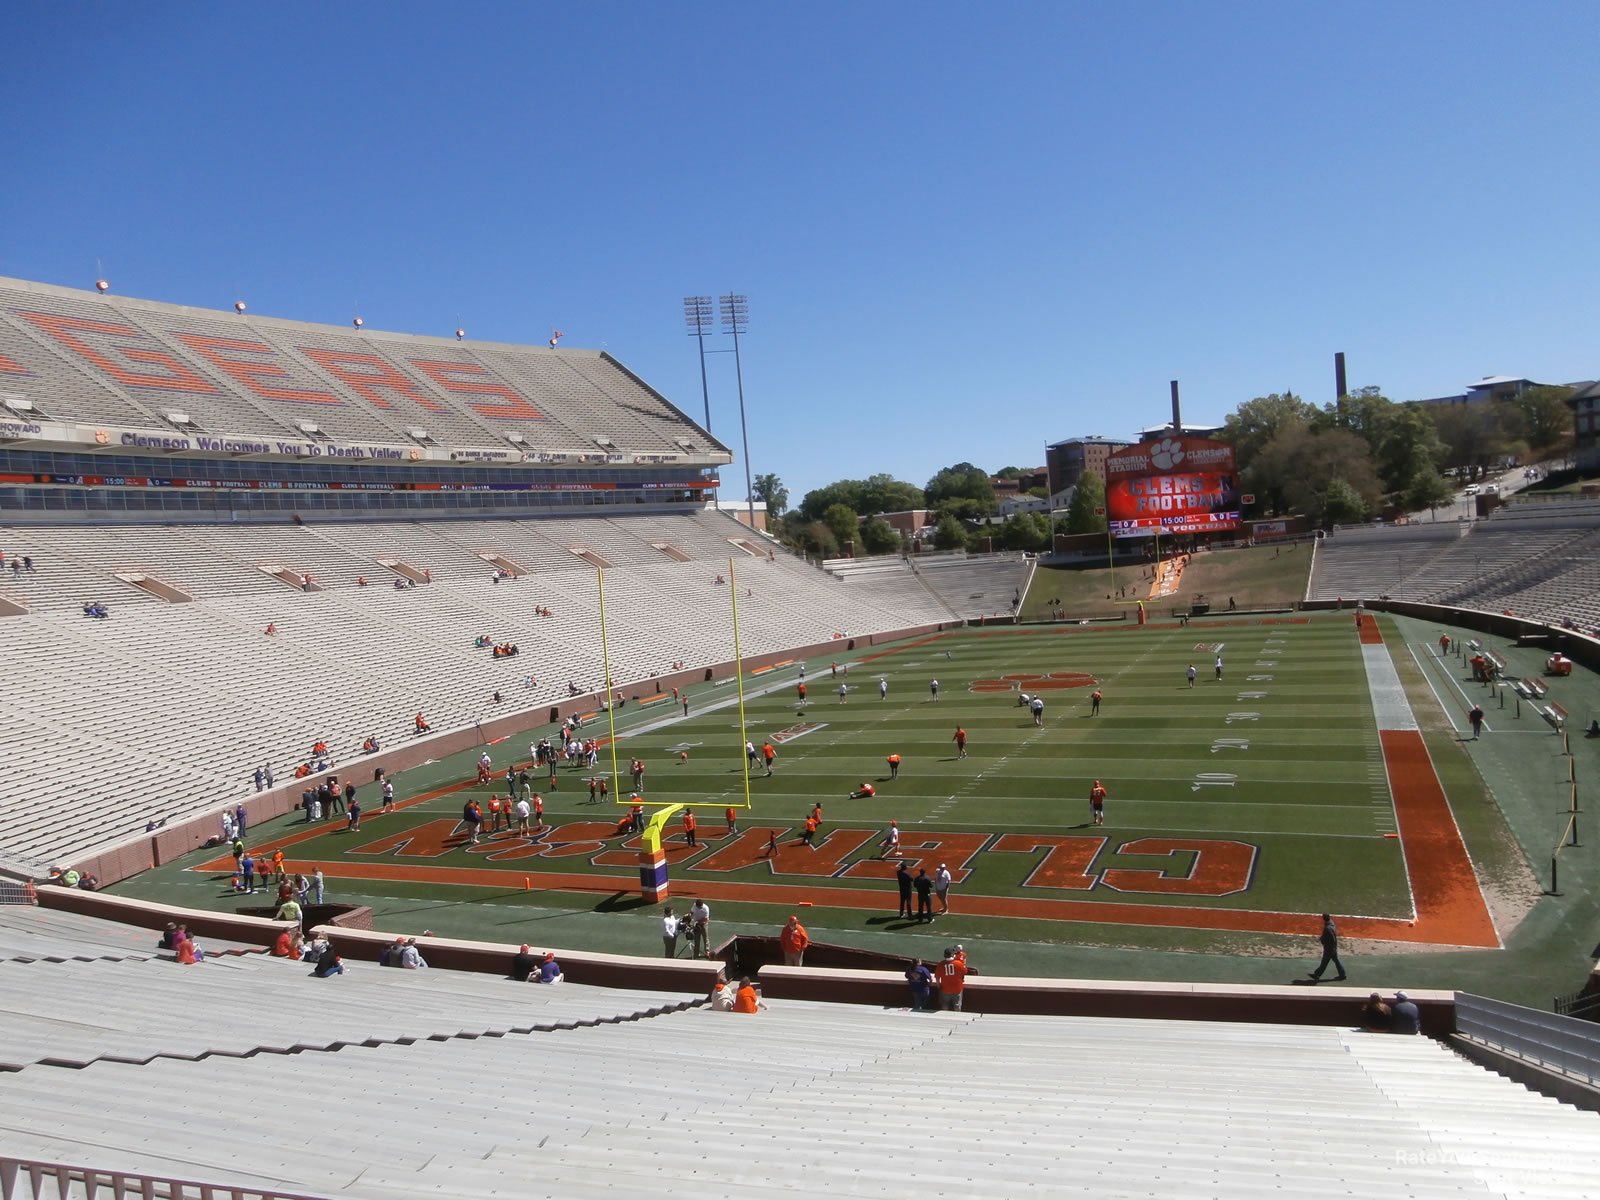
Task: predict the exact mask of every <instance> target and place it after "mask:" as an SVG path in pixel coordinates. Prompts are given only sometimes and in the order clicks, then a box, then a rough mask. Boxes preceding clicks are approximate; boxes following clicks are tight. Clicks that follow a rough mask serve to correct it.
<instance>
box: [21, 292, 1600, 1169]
mask: <svg viewBox="0 0 1600 1200" xmlns="http://www.w3.org/2000/svg"><path fill="white" fill-rule="evenodd" d="M0 404H3V406H4V407H3V410H0V515H3V516H0V519H3V524H0V551H3V553H4V558H3V560H0V655H3V661H4V662H5V664H6V696H7V723H6V738H5V741H6V754H5V755H4V756H3V759H0V821H3V823H4V825H3V836H0V891H3V893H4V898H5V899H6V900H7V901H8V903H7V904H6V905H5V906H4V907H0V980H3V981H4V988H3V992H4V996H5V998H6V999H5V1007H6V1010H7V1011H6V1022H5V1031H4V1033H3V1034H0V1045H3V1047H4V1067H5V1069H6V1070H7V1072H8V1073H9V1074H8V1076H7V1081H6V1096H7V1101H6V1104H5V1106H4V1115H3V1117H0V1128H3V1132H0V1196H3V1197H4V1198H5V1200H13V1198H14V1197H21V1196H29V1197H40V1196H51V1197H55V1196H74V1197H77V1196H88V1197H101V1196H144V1197H151V1196H160V1197H167V1196H191V1195H192V1196H217V1197H284V1198H290V1197H311V1196H331V1195H341V1196H345V1195H348V1196H359V1197H390V1196H394V1197H399V1196H422V1195H434V1196H445V1197H452V1196H463V1197H465V1196H474V1197H477V1196H490V1195H507V1196H532V1195H549V1196H588V1195H602V1194H605V1195H611V1194H616V1193H618V1192H619V1191H621V1190H630V1191H631V1190H635V1189H650V1190H652V1191H653V1192H655V1193H657V1194H661V1195H689V1194H695V1195H705V1194H708V1193H709V1194H714V1195H720V1194H732V1193H734V1192H738V1193H741V1194H752V1195H765V1194H775V1193H777V1192H783V1193H785V1194H789V1193H792V1192H799V1193H804V1194H816V1193H818V1192H820V1191H823V1190H826V1191H829V1192H831V1193H835V1194H839V1195H885V1194H898V1193H899V1190H900V1188H901V1187H902V1186H903V1181H904V1180H905V1179H906V1178H907V1177H908V1176H909V1175H910V1174H911V1173H913V1172H916V1171H922V1172H927V1171H930V1170H931V1171H936V1172H937V1173H938V1174H939V1176H940V1177H941V1179H942V1181H943V1182H942V1184H941V1187H940V1191H941V1193H942V1194H950V1195H968V1194H978V1193H980V1192H981V1193H983V1194H993V1193H994V1192H995V1191H996V1190H998V1191H1000V1192H1001V1193H1003V1194H1022V1193H1025V1192H1038V1193H1041V1194H1042V1193H1045V1192H1057V1191H1059V1192H1068V1191H1071V1192H1076V1193H1081V1194H1087V1195H1105V1196H1111V1195H1130V1194H1141V1195H1144V1194H1172V1195H1189V1194H1207V1195H1228V1196H1248V1195H1268V1194H1271V1195H1285V1194H1291V1195H1299V1196H1310V1195H1324V1194H1326V1195H1340V1196H1344V1195H1350V1194H1360V1193H1367V1192H1371V1191H1376V1190H1379V1189H1382V1190H1385V1191H1392V1192H1394V1193H1395V1194H1401V1195H1408V1196H1435V1195H1437V1196H1446V1195H1449V1196H1465V1195H1495V1196H1513V1195H1515V1196H1523V1195H1525V1196H1541V1197H1542V1196H1561V1195H1571V1196H1580V1195H1589V1194H1593V1185H1592V1176H1593V1165H1592V1161H1591V1155H1590V1154H1589V1153H1588V1151H1590V1150H1591V1149H1592V1148H1593V1146H1594V1145H1595V1133H1594V1127H1593V1122H1594V1116H1593V1111H1594V1110H1595V1108H1596V1105H1595V1103H1594V1099H1593V1097H1594V1092H1593V1090H1592V1089H1593V1085H1594V1082H1595V1079H1594V1071H1595V1063H1596V1062H1597V1061H1600V1055H1597V1053H1596V1052H1597V1049H1600V1038H1597V1037H1596V1035H1595V1034H1594V1033H1593V1032H1592V1030H1593V1028H1594V1026H1593V1025H1592V1024H1591V1023H1590V1022H1589V1021H1588V1020H1586V1019H1585V1014H1586V1013H1587V1012H1588V1011H1589V997H1591V996H1593V995H1594V994H1596V993H1597V992H1600V985H1596V984H1594V983H1592V982H1591V981H1590V977H1589V972H1590V970H1591V967H1592V964H1593V953H1594V951H1593V945H1592V942H1593V915H1594V912H1595V905H1596V900H1597V897H1600V889H1597V879H1596V872H1595V870H1594V866H1593V858H1592V855H1591V853H1590V852H1589V850H1588V849H1587V847H1586V844H1585V837H1586V836H1589V835H1590V830H1589V828H1588V825H1587V820H1588V818H1587V817H1586V815H1585V813H1584V806H1583V804H1582V800H1583V798H1584V797H1585V796H1586V795H1587V794H1588V792H1589V789H1590V786H1591V785H1590V782H1589V781H1590V780H1591V779H1592V778H1593V776H1594V772H1595V770H1596V767H1597V763H1596V755H1595V752H1594V748H1595V746H1596V745H1597V744H1600V743H1597V742H1596V741H1595V740H1594V739H1593V737H1592V734H1593V731H1594V730H1596V729H1597V728H1600V726H1597V725H1596V720H1597V718H1600V684H1597V680H1596V675H1595V670H1596V668H1597V667H1600V641H1597V640H1596V639H1595V637H1594V636H1593V633H1594V625H1595V622H1596V619H1597V618H1600V610H1596V609H1595V608H1594V603H1595V602H1594V596H1595V583H1596V580H1595V578H1594V572H1595V566H1594V564H1595V562H1596V561H1597V558H1596V554H1595V548H1596V545H1597V544H1600V501H1595V500H1592V499H1581V498H1576V497H1573V498H1562V499H1555V500H1546V501H1543V502H1540V501H1535V500H1533V499H1531V498H1529V499H1527V500H1522V501H1513V502H1511V503H1507V504H1505V505H1503V506H1499V507H1497V508H1495V509H1494V510H1493V511H1492V513H1489V514H1488V515H1484V516H1483V517H1481V518H1479V519H1474V520H1470V521H1437V522H1418V523H1410V522H1406V523H1400V524H1394V525H1389V526H1382V527H1351V528H1335V529H1333V530H1332V531H1330V532H1329V533H1328V534H1327V536H1311V535H1307V536H1293V535H1292V534H1291V533H1290V532H1289V531H1287V530H1282V531H1281V533H1280V532H1278V531H1274V530H1268V529H1265V528H1263V529H1259V530H1256V529H1252V528H1251V527H1250V525H1249V523H1248V522H1243V521H1240V520H1239V519H1238V513H1237V511H1235V510H1236V509H1237V506H1238V500H1237V496H1236V494H1235V493H1236V489H1233V484H1232V481H1231V478H1228V477H1227V473H1228V471H1229V470H1230V466H1229V464H1231V450H1228V448H1226V447H1222V446H1221V445H1220V444H1219V443H1202V442H1200V441H1194V442H1192V443H1191V442H1189V441H1182V442H1181V443H1180V441H1179V440H1172V441H1170V443H1167V444H1166V445H1168V446H1170V447H1171V449H1163V450H1162V451H1161V453H1162V454H1163V455H1165V458H1164V459H1163V460H1162V461H1160V462H1155V461H1154V456H1148V460H1147V458H1146V457H1145V456H1143V452H1142V451H1140V452H1139V453H1138V454H1131V455H1128V456H1127V457H1128V460H1129V461H1130V462H1131V461H1132V460H1133V459H1134V458H1138V460H1139V463H1140V464H1142V465H1140V466H1137V467H1134V466H1130V467H1128V468H1127V470H1126V471H1125V472H1124V473H1123V474H1122V475H1118V474H1116V472H1115V470H1114V472H1113V479H1114V480H1119V481H1120V483H1119V486H1120V487H1121V488H1122V491H1121V492H1120V493H1119V494H1120V495H1122V496H1123V497H1124V499H1125V502H1126V504H1127V505H1128V506H1129V508H1128V512H1129V514H1131V515H1129V516H1128V517H1127V520H1128V522H1130V525H1129V528H1128V529H1127V530H1126V531H1125V532H1130V533H1132V532H1137V531H1138V530H1137V526H1138V523H1139V522H1140V521H1141V520H1142V519H1143V518H1142V517H1141V516H1140V515H1139V513H1141V512H1144V511H1145V509H1144V508H1143V507H1140V506H1141V505H1143V504H1144V503H1145V501H1152V502H1159V503H1158V504H1157V505H1156V510H1157V511H1161V512H1168V511H1170V509H1169V507H1166V505H1167V501H1169V500H1173V499H1174V498H1176V499H1177V500H1178V501H1179V502H1180V505H1187V506H1188V507H1187V509H1186V511H1189V512H1191V513H1200V515H1199V516H1190V517H1185V518H1183V519H1182V520H1180V521H1178V523H1176V524H1175V523H1174V521H1173V519H1171V518H1163V517H1156V518H1153V521H1154V523H1155V524H1156V525H1158V526H1159V527H1161V528H1164V529H1166V530H1167V531H1169V532H1172V533H1186V534H1189V535H1191V537H1190V539H1189V540H1188V541H1187V542H1185V543H1183V544H1182V546H1181V549H1179V552H1177V553H1172V552H1169V553H1168V554H1167V555H1165V556H1163V555H1161V554H1159V553H1157V554H1156V555H1155V556H1154V558H1153V560H1152V561H1150V562H1148V563H1146V564H1144V565H1141V566H1139V567H1136V568H1129V567H1127V566H1124V567H1123V568H1122V571H1121V576H1120V580H1119V579H1118V578H1116V577H1114V576H1113V575H1112V573H1111V571H1109V570H1107V569H1104V568H1095V569H1084V570H1070V571H1069V570H1062V569H1060V568H1059V566H1057V565H1055V564H1053V563H1052V562H1051V561H1050V556H1045V557H1043V558H1041V557H1036V556H1033V555H1028V554H1021V553H994V554H967V553H951V554H938V553H931V552H930V553H927V554H919V555H900V554H893V555H888V556H884V557H880V558H852V559H849V560H838V561H832V560H830V561H817V560H808V559H806V558H804V557H801V556H798V555H796V554H795V553H794V552H792V551H791V550H790V549H789V548H787V547H786V546H784V545H783V544H782V543H780V542H779V541H778V540H777V539H775V538H772V537H769V536H768V535H767V534H765V533H763V532H761V531H760V530H758V529H754V528H752V527H751V525H750V524H749V523H748V522H746V521H742V520H740V519H738V516H737V515H736V514H735V511H734V510H727V509H720V508H718V507H716V505H715V504H714V503H713V501H714V498H715V494H716V492H717V490H718V488H719V485H720V484H721V482H722V480H721V472H722V471H723V470H724V469H725V468H727V467H728V466H729V465H730V463H732V462H733V459H734V456H733V454H732V453H730V450H729V448H728V447H727V446H725V445H724V444H722V443H721V442H719V441H718V440H717V439H715V438H713V437H712V436H711V434H710V433H709V432H708V431H707V430H705V429H703V428H701V427H700V426H699V425H698V424H697V423H696V422H695V420H694V419H693V418H692V417H690V416H688V415H686V413H685V412H684V411H683V410H682V409H681V408H679V407H678V406H676V405H675V404H674V403H673V402H672V401H671V400H670V399H669V398H668V397H666V396H664V395H662V394H660V393H659V392H658V391H656V390H655V389H654V388H652V387H651V386H650V384H649V383H648V382H647V381H645V380H643V379H641V378H640V377H639V376H637V375H636V374H634V373H633V372H632V371H630V370H629V369H628V367H627V366H626V365H625V364H623V363H622V362H620V361H618V360H617V359H616V358H614V357H612V356H611V355H610V354H609V353H607V352H604V351H593V350H585V349H574V348H567V347H560V348H557V347H556V346H555V345H553V344H552V345H546V346H526V345H507V344H489V343H478V342H475V341H472V340H470V339H467V338H466V337H464V336H461V337H457V338H435V337H424V336H415V335H402V334H392V333H386V332H381V331H378V330H373V329H367V328H364V327H359V326H352V327H350V328H340V327H333V326H328V325H320V324H315V323H306V322H298V321H292V320H282V319H276V318H265V317H259V316H256V315H253V314H251V313H248V312H246V311H244V310H243V306H240V307H239V309H238V310H237V311H235V312H225V311H204V310H198V309H193V308H185V307H179V306H175V305H171V304H166V303H158V302H153V301H141V300H137V299H129V298H125V297H121V296H118V295H116V294H113V293H111V292H110V291H109V290H108V289H101V290H100V291H78V290H74V289H67V288H61V287H56V286H50V285H44V284H37V283H31V282H27V281H23V280H18V279H4V280H0ZM1174 432H1175V434H1179V433H1181V429H1180V430H1175V431H1174ZM1208 447H1210V448H1209V449H1208ZM1179 451H1182V452H1181V453H1179ZM1207 455H1211V456H1213V457H1212V458H1209V459H1208V458H1207ZM1180 460H1186V461H1187V463H1188V464H1189V465H1188V467H1186V468H1184V469H1186V470H1187V469H1193V468H1196V467H1198V466H1199V465H1201V464H1207V463H1209V464H1210V465H1209V467H1208V468H1207V470H1208V471H1209V472H1210V473H1208V474H1206V475H1204V476H1194V477H1193V478H1194V479H1197V480H1204V482H1200V483H1194V484H1173V483H1172V479H1173V478H1174V475H1173V472H1174V471H1176V470H1177V469H1178V468H1177V467H1175V466H1173V463H1176V462H1179V461H1180ZM1225 460H1226V461H1225ZM1163 481H1165V482H1163ZM1230 489H1233V490H1231V491H1230ZM1163 498H1166V499H1163ZM1115 503H1117V501H1115V500H1114V501H1113V504H1114V505H1115ZM1113 517H1114V518H1115V517H1116V513H1113ZM1193 535H1198V536H1193ZM1135 576H1137V583H1136V585H1130V584H1131V581H1132V580H1134V578H1135ZM1119 593H1120V594H1119ZM1063 597H1065V599H1063ZM1205 597H1209V598H1210V599H1209V601H1205V602H1202V600H1203V598H1205ZM1219 597H1227V599H1226V600H1225V601H1224V600H1220V599H1218V598H1219ZM996 614H1000V615H999V616H997V615H996ZM179 927H181V928H182V930H183V931H184V932H185V933H186V934H187V937H186V938H184V937H178V938H176V939H174V931H175V930H176V929H177V928H179ZM302 932H303V934H304V936H305V939H306V941H307V942H308V943H310V944H314V945H315V947H316V950H315V951H314V953H315V954H316V955H317V957H315V958H311V959H302V958H301V953H302V951H301V950H300V942H299V935H300V934H301V933H302ZM1333 938H1336V939H1337V940H1336V943H1335V942H1333V941H1331V940H1330V939H1333ZM158 942H159V945H158ZM197 946H198V948H199V951H200V953H201V958H200V961H198V962H196V961H194V959H195V954H194V951H195V948H196V947H197ZM291 947H292V949H291ZM1325 949H1336V950H1337V954H1336V955H1325V954H1324V950H1325ZM919 965H924V966H926V967H927V968H928V969H929V972H930V973H929V974H922V973H921V972H920V971H919ZM424 966H425V967H427V968H428V969H427V970H420V969H413V970H411V971H410V972H406V971H404V970H385V969H384V968H386V967H400V968H407V967H410V968H421V967H424ZM1329 970H1332V971H1333V972H1334V973H1332V974H1328V973H1327V972H1328V971H1329ZM741 980H749V981H751V982H750V987H749V988H748V989H747V988H744V987H742V986H740V984H741ZM523 981H532V982H535V983H537V982H540V981H545V982H552V981H553V982H554V983H559V984H560V986H545V987H538V986H535V987H526V986H522V982H523ZM930 981H931V982H930ZM724 985H725V986H724ZM735 991H737V992H738V993H739V999H738V1000H737V1001H736V1002H735V1003H736V1004H737V1005H738V1006H739V1007H740V1008H741V1010H742V1009H743V1008H744V1007H745V1006H746V1005H747V1004H749V1005H756V1006H758V1007H757V1008H756V1009H755V1016H754V1017H752V1018H747V1017H746V1016H745V1015H744V1013H743V1012H742V1011H736V1012H733V1013H728V1012H724V1011H721V1010H722V1009H723V1008H724V1007H725V1004H724V997H727V998H730V999H731V998H732V996H733V994H734V993H735ZM1374 993H1376V994H1378V996H1379V997H1380V999H1381V1000H1382V1001H1383V1008H1382V1011H1381V1014H1375V1012H1374V1011H1373V1010H1371V1009H1369V1008H1366V1007H1364V1006H1366V1005H1367V1002H1368V998H1369V996H1371V995H1373V994H1374ZM1408 1021H1409V1022H1410V1023H1411V1028H1413V1029H1418V1030H1420V1032H1421V1033H1422V1034H1423V1035H1425V1036H1418V1037H1398V1036H1392V1035H1391V1034H1386V1033H1383V1032H1375V1029H1378V1028H1385V1027H1387V1025H1388V1024H1389V1023H1394V1024H1395V1025H1397V1026H1398V1027H1399V1028H1400V1029H1402V1030H1403V1029H1405V1027H1406V1025H1407V1023H1408ZM1219 1075H1222V1076H1225V1077H1226V1078H1227V1080H1228V1084H1227V1085H1226V1086H1225V1087H1220V1088H1219V1086H1218V1077H1219ZM1313 1079H1314V1080H1315V1081H1316V1083H1315V1086H1312V1085H1311V1084H1310V1083H1309V1082H1308V1081H1310V1080H1313ZM929 1080H932V1081H936V1082H935V1085H934V1090H935V1091H936V1092H937V1091H938V1090H940V1089H941V1088H943V1089H948V1091H949V1092H950V1099H949V1101H948V1102H941V1101H940V1100H938V1099H936V1098H933V1099H930V1097H929V1094H928V1093H927V1092H926V1090H925V1085H926V1081H929ZM908 1081H920V1082H918V1083H916V1084H915V1085H912V1084H910V1083H908ZM939 1081H942V1082H939ZM252 1085H254V1086H252ZM291 1097H292V1098H293V1100H294V1105H295V1109H294V1112H293V1115H292V1117H290V1116H288V1115H287V1114H285V1116H284V1119H281V1120H280V1119H276V1118H274V1117H268V1118H267V1119H265V1120H263V1119H262V1117H263V1115H264V1114H265V1113H271V1112H273V1111H274V1109H275V1108H276V1106H277V1105H278V1103H279V1101H280V1100H284V1099H287V1098H291ZM912 1106H919V1107H926V1108H927V1109H928V1111H912V1110H911V1109H912ZM502 1124H504V1126H505V1128H504V1129H503V1130H502V1128H501V1126H502ZM296 1126H304V1127H305V1129H304V1132H303V1133H299V1134H296V1133H295V1132H294V1129H295V1127H296ZM1286 1127H1302V1128H1305V1129H1310V1128H1312V1127H1314V1128H1315V1132H1316V1136H1315V1138H1314V1139H1305V1138H1300V1137H1286V1136H1283V1130H1284V1129H1285V1128H1286ZM799 1161H804V1162H805V1163H806V1164H807V1165H806V1170H805V1171H804V1173H802V1174H797V1175H792V1176H786V1175H784V1174H783V1173H782V1172H774V1171H773V1170H772V1169H771V1167H770V1164H771V1163H774V1162H799Z"/></svg>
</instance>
